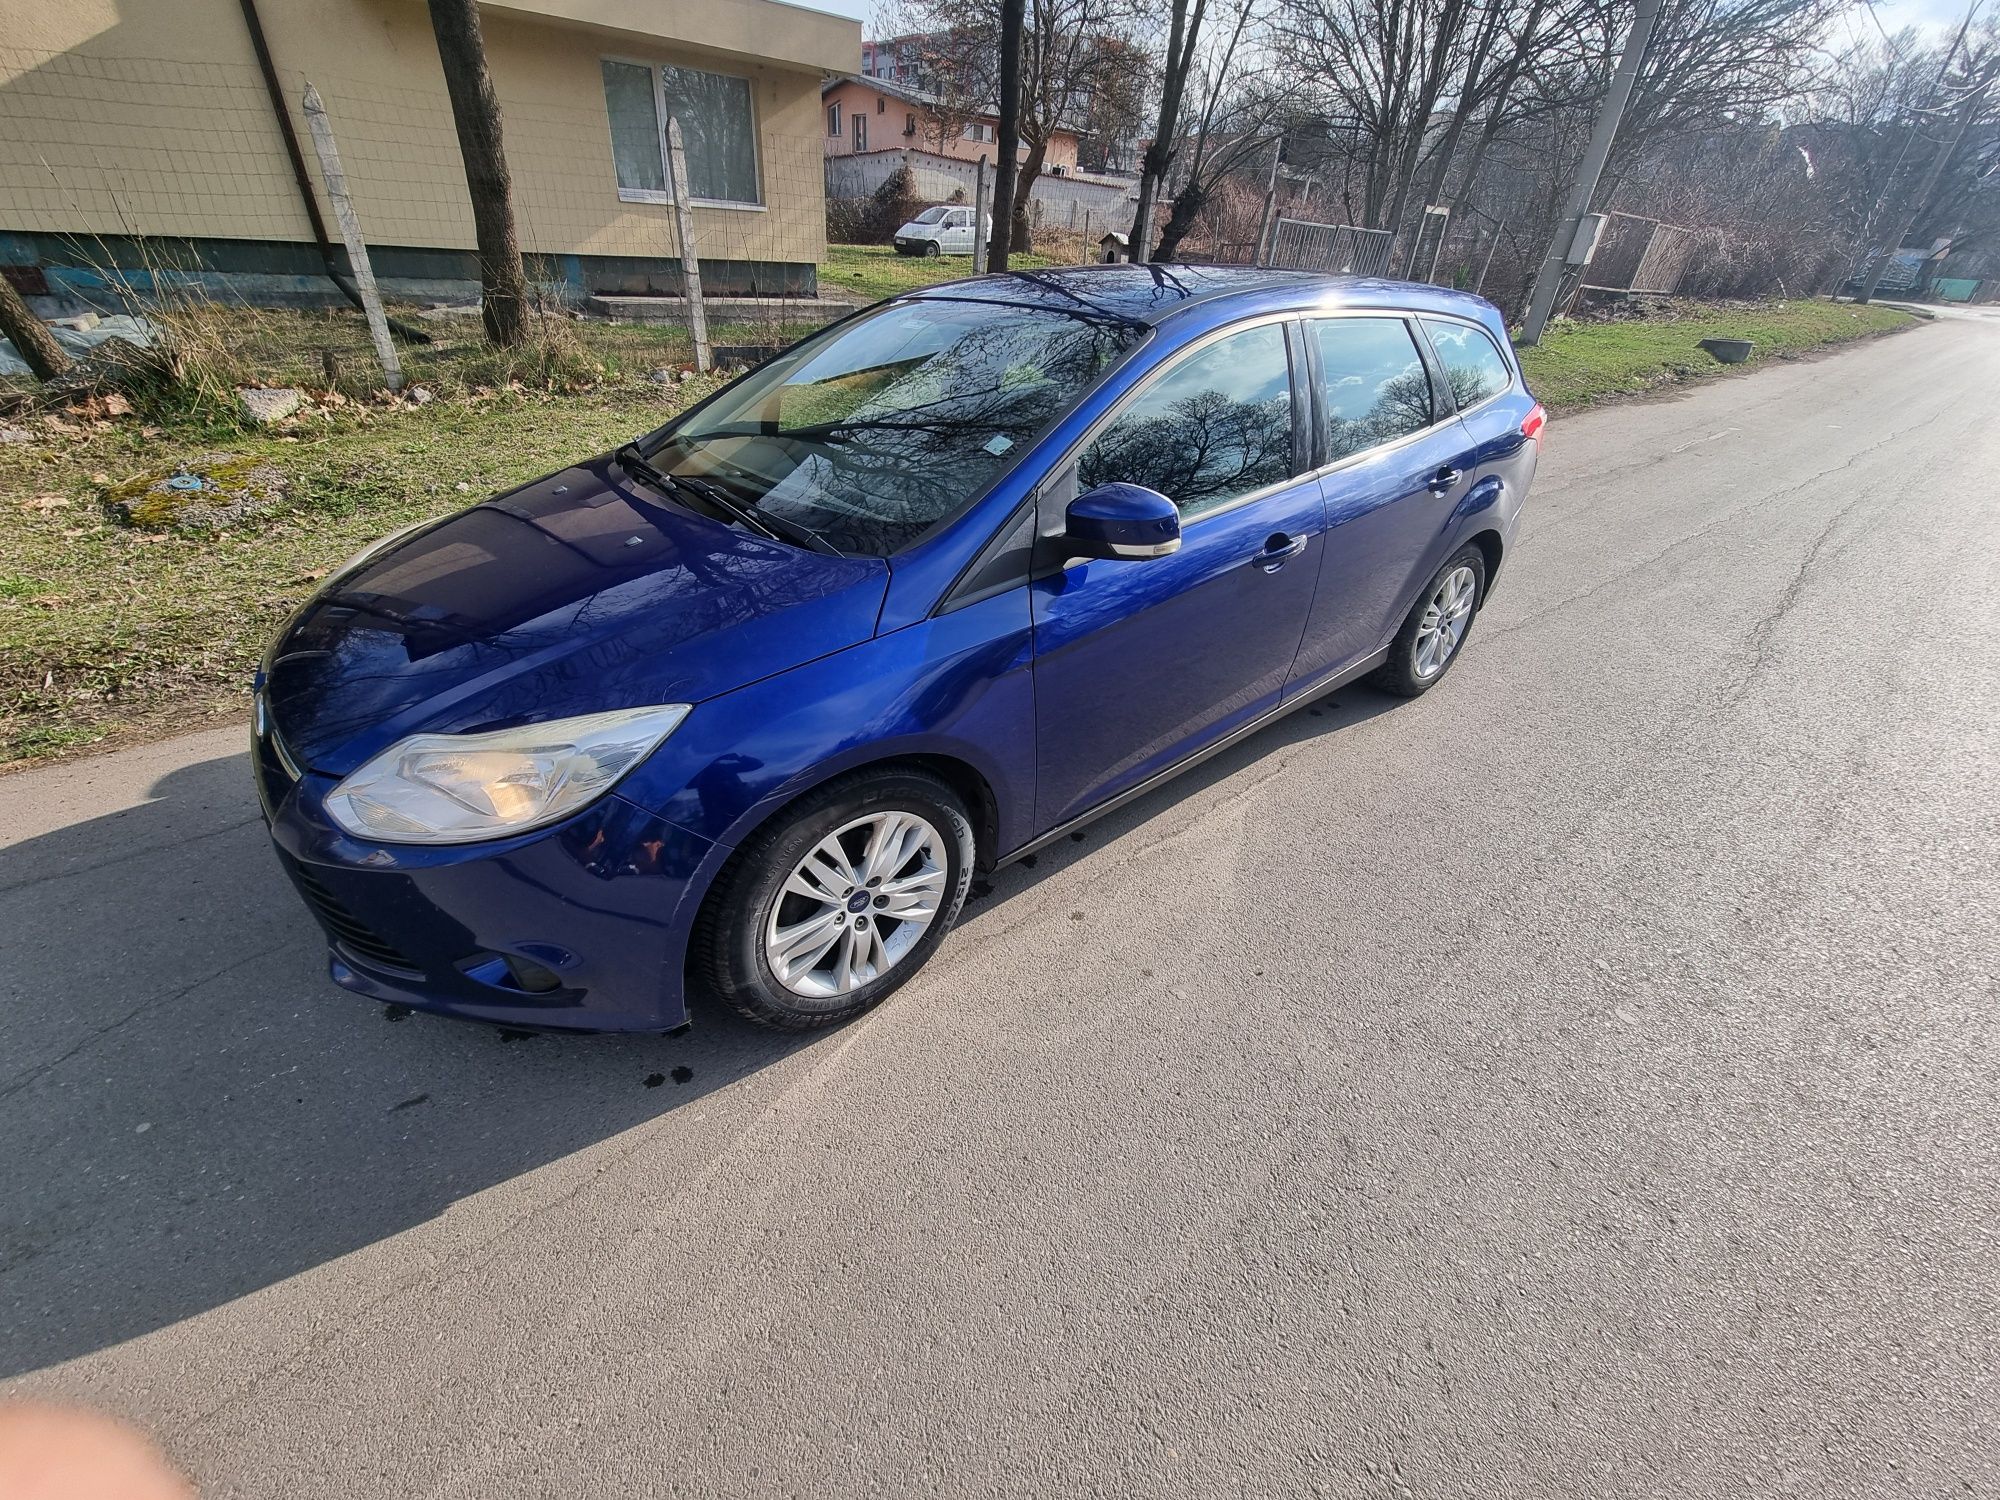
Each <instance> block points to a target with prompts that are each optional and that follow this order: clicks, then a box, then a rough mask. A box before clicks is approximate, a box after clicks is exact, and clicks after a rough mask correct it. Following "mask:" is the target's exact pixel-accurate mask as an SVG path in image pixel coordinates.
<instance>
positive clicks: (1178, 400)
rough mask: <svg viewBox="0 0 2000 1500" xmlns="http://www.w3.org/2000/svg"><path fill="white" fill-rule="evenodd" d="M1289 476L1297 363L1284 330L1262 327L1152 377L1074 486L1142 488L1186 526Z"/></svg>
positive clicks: (1101, 438)
mask: <svg viewBox="0 0 2000 1500" xmlns="http://www.w3.org/2000/svg"><path fill="white" fill-rule="evenodd" d="M1291 474H1292V377H1291V362H1290V360H1289V359H1288V358H1287V356H1286V353H1285V330H1284V325H1282V324H1279V323H1265V324H1263V325H1262V326H1260V327H1257V328H1248V329H1245V330H1244V331H1243V332H1241V333H1232V334H1230V335H1229V336H1228V337H1227V338H1221V339H1217V340H1216V341H1215V342H1214V343H1212V344H1210V345H1209V346H1208V347H1207V348H1205V349H1203V350H1201V351H1200V352H1199V353H1196V354H1192V355H1189V356H1188V357H1187V358H1186V359H1184V360H1182V361H1181V362H1180V363H1179V364H1177V365H1175V366H1174V367H1173V368H1172V369H1170V370H1168V371H1167V372H1166V373H1165V374H1164V375H1158V376H1155V377H1154V378H1153V380H1152V382H1151V383H1150V384H1148V385H1147V386H1146V387H1145V388H1144V389H1143V390H1142V391H1141V392H1140V394H1139V398H1138V399H1137V400H1136V401H1134V402H1133V403H1132V404H1131V405H1130V406H1128V407H1126V408H1125V410H1124V411H1123V412H1121V413H1120V414H1119V416H1118V417H1117V419H1116V420H1114V421H1113V422H1112V424H1111V425H1110V426H1109V427H1107V428H1105V429H1104V431H1103V432H1101V433H1100V434H1098V437H1097V440H1096V441H1095V442H1093V443H1092V444H1091V445H1090V447H1089V448H1088V449H1086V450H1085V452H1084V455H1083V460H1082V462H1081V463H1080V464H1079V466H1078V474H1077V479H1078V482H1079V484H1080V486H1081V487H1082V488H1083V489H1086V490H1087V489H1094V488H1095V487H1096V486H1098V485H1100V484H1112V483H1114V482H1122V483H1125V484H1143V485H1145V486H1146V487H1147V488H1148V489H1152V490H1158V491H1159V492H1160V493H1161V494H1163V495H1165V496H1166V497H1167V498H1168V499H1170V500H1172V501H1173V502H1174V504H1176V505H1178V506H1179V507H1180V509H1181V516H1182V518H1183V519H1186V518H1187V517H1190V516H1198V515H1200V514H1201V513H1202V512H1203V511H1205V510H1213V509H1214V508H1215V507H1216V506H1218V505H1226V504H1227V503H1228V502H1229V501H1231V500H1234V499H1236V498H1238V497H1239V496H1242V495H1247V494H1249V493H1250V492H1251V491H1252V490H1260V489H1263V488H1264V487H1265V486H1266V485H1272V484H1277V483H1279V482H1280V481H1282V480H1285V479H1289V478H1290V477H1291Z"/></svg>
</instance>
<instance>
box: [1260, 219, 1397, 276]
mask: <svg viewBox="0 0 2000 1500" xmlns="http://www.w3.org/2000/svg"><path fill="white" fill-rule="evenodd" d="M1395 238H1396V237H1395V235H1393V234H1391V233H1390V232H1389V231H1388V230H1386V229H1357V228H1355V227H1354V226H1353V225H1352V224H1315V223H1313V222H1311V221H1310V220H1307V219H1284V218H1281V219H1279V220H1278V221H1277V223H1276V224H1274V225H1272V227H1271V245H1270V249H1269V250H1267V251H1266V252H1265V255H1264V264H1265V265H1267V266H1285V267H1289V268H1291V269H1293V270H1299V271H1335V272H1340V273H1343V274H1350V275H1355V276H1382V275H1386V274H1387V273H1388V270H1389V249H1390V246H1391V245H1392V244H1393V243H1394V241H1395Z"/></svg>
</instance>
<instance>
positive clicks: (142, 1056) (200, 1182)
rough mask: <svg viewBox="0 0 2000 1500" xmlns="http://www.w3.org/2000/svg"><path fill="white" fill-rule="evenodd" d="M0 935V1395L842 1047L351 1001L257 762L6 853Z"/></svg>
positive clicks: (998, 894) (1016, 885) (1229, 754)
mask: <svg viewBox="0 0 2000 1500" xmlns="http://www.w3.org/2000/svg"><path fill="white" fill-rule="evenodd" d="M1336 699H1337V701H1336V702H1322V703H1321V704H1319V705H1315V706H1313V707H1311V708H1308V709H1304V710H1301V711H1299V712H1297V713H1295V714H1292V715H1290V716H1289V717H1287V718H1285V719H1283V720H1280V721H1279V722H1278V723H1277V724H1275V725H1272V726H1270V727H1268V728H1266V729H1265V730H1263V731H1261V732H1260V733H1258V734H1256V735H1253V736H1251V737H1250V738H1249V739H1247V740H1245V741H1243V742H1242V743H1241V744H1239V745H1236V746H1233V747H1231V748H1230V749H1229V750H1227V751H1225V752H1223V753H1222V754H1220V755H1217V756H1216V757H1214V758H1213V759H1211V760H1209V761H1208V762H1206V763H1205V764H1203V765H1202V766H1200V767H1197V768H1196V769H1194V770H1192V771H1190V772H1188V773H1187V774H1186V775H1184V776H1182V777H1180V778H1178V779H1177V780H1176V781H1174V782H1173V783H1172V784H1170V785H1169V786H1167V787H1165V788H1162V789H1161V790H1159V791H1157V792H1154V793H1152V794H1150V795H1149V796H1147V797H1144V798H1141V799H1139V800H1137V801H1135V802H1133V803H1131V804H1129V805H1127V806H1126V807H1124V808H1121V809H1119V810H1118V811H1116V812H1114V813H1112V814H1111V815H1109V816H1108V817H1106V818H1104V819H1102V820H1100V821H1099V822H1098V823H1096V824H1094V825H1092V827H1091V829H1090V831H1089V833H1088V834H1087V836H1086V841H1085V842H1072V841H1070V840H1067V839H1065V840H1061V841H1059V842H1058V843H1056V844H1055V845H1053V846H1051V847H1050V848H1049V849H1048V850H1046V851H1045V852H1043V853H1042V855H1041V856H1040V857H1039V858H1038V859H1037V861H1036V863H1035V866H1034V867H1033V868H1030V869H1023V868H1021V867H1019V866H1015V867H1012V868H1010V869H1008V870H1004V871H1001V872H999V873H998V874H997V875H995V876H994V877H992V878H991V879H990V880H983V881H981V882H980V884H979V886H978V888H977V889H978V893H979V899H978V901H977V903H976V904H975V907H974V915H975V916H976V915H977V914H978V913H980V912H984V911H987V910H990V909H991V908H992V907H994V906H996V905H999V904H1001V903H1004V902H1005V901H1006V900H1007V899H1008V897H1009V896H1011V895H1014V894H1018V893H1019V892H1020V891H1022V890H1025V889H1027V888H1029V887H1030V886H1032V885H1033V884H1035V883H1036V882H1038V881H1040V880H1043V879H1047V878H1048V877H1049V876H1051V875H1052V874H1054V873H1055V872H1057V871H1060V870H1061V869H1063V868H1064V867H1065V866H1066V865H1068V864H1070V863H1072V862H1073V861H1074V860H1076V859H1078V858H1082V857H1085V856H1087V854H1088V853H1089V852H1090V850H1091V848H1093V847H1095V846H1097V845H1099V844H1102V843H1105V842H1108V841H1114V840H1116V839H1117V838H1119V837H1120V835H1121V834H1123V833H1125V832H1128V831H1130V830H1131V829H1133V828H1135V827H1137V826H1138V825H1140V824H1142V823H1145V822H1149V821H1151V820H1153V819H1155V818H1159V817H1162V816H1166V817H1171V816H1172V815H1173V809H1174V808H1175V807H1176V806H1177V805H1178V804H1180V803H1182V802H1184V801H1186V800H1188V799H1190V798H1192V797H1195V796H1197V795H1198V794H1199V793H1200V792H1201V791H1202V790H1203V789H1204V788H1205V787H1208V786H1212V785H1214V784H1216V783H1218V782H1220V781H1222V780H1224V779H1226V778H1227V777H1229V776H1230V775H1232V774H1234V773H1235V772H1237V771H1240V770H1242V769H1244V768H1245V767H1246V766H1251V765H1254V764H1256V763H1258V762H1259V761H1262V760H1264V759H1266V758H1268V757H1271V756H1274V755H1278V754H1281V753H1283V751H1284V750H1285V749H1286V748H1287V747H1288V746H1289V745H1291V744H1294V743H1297V742H1300V741H1302V740H1305V739H1308V738H1312V737H1316V736H1320V735H1325V734H1328V733H1331V732H1335V731H1338V730H1340V729H1343V728H1346V727H1348V726H1350V725H1353V724H1355V723H1357V722H1359V721H1360V720H1363V719H1366V718H1369V717H1372V716H1373V715H1374V714H1376V713H1379V712H1381V711H1383V710H1384V709H1386V708H1388V707H1390V706H1391V705H1392V704H1393V703H1394V702H1395V700H1392V699H1389V698H1385V697H1382V696H1380V695H1379V694H1376V693H1374V692H1373V691H1371V690H1366V689H1360V688H1349V689H1344V690H1342V691H1341V692H1340V693H1339V694H1338V695H1336ZM0 935H4V936H3V937H0V1007H4V1008H0V1142H4V1149H0V1379H5V1378H7V1377H10V1376H15V1375H21V1374H25V1373H29V1372H33V1371H37V1370H42V1369H45V1368H47V1367H48V1366H51V1365H54V1364H57V1363H60V1362H62V1361H64V1360H68V1359H73V1358H76V1357H79V1356H82V1355H86V1354H90V1353H93V1352H95V1351H98V1350H101V1349H105V1348H108V1347H110V1346H112V1345H115V1344H118V1343H121V1342H123V1341H125V1340H128V1339H132V1338H136V1337H139V1336H141V1335H144V1334H147V1333H151V1332H153V1331H155V1330H158V1329H161V1328H165V1327H168V1326H170V1325H172V1324H174V1323H177V1322H180V1321H181V1320H183V1319H185V1318H189V1317H193V1316H195V1315H197V1314H200V1313H203V1312H206V1311H208V1310H210V1309H213V1308H217V1307H220V1306H222V1305H224V1304H226V1303H229V1302H232V1301H234V1300H235V1299H237V1298H239V1297H242V1296H245V1295H247V1294H249V1293H252V1292H255V1291H257V1290H259V1289H261V1288H263V1287H266V1286H269V1285H272V1284H274V1283H276V1282H279V1281H281V1280H284V1279H285V1278H287V1277H291V1276H295V1275H298V1274H300V1273H301V1272H305V1271H309V1270H311V1269H313V1268H314V1267H317V1266H321V1265H324V1264H325V1263H327V1262H329V1261H332V1260H334V1259H337V1258H338V1257H341V1256H343V1255H347V1254H349V1253H352V1252H354V1251H357V1250H360V1249H363V1248H365V1247H368V1246H371V1245H375V1244H378V1243H379V1242H381V1241H383V1240H385V1239H388V1238H390V1237H392V1236H395V1235H397V1234H399V1233H402V1232H403V1231H405V1230H408V1229H411V1228H413V1227H414V1226H417V1225H420V1224H423V1223H425V1222H427V1221H429V1220H432V1219H435V1218H437V1217H438V1216H439V1215H440V1214H442V1213H444V1212H445V1211H446V1210H447V1209H449V1208H450V1207H451V1205H452V1204H454V1203H456V1202H458V1201H460V1200H462V1199H464V1198H467V1197H469V1196H471V1195H473V1194H476V1193H479V1192H481V1191H483V1190H485V1189H488V1188H492V1187H494V1186H496V1185H499V1184H502V1183H505V1182H508V1181H510V1180H512V1179H514V1178H516V1177H519V1176H521V1175H522V1174H524V1173H528V1172H531V1171H533V1170H535V1169H536V1168H539V1167H543V1166H545V1165H548V1164H550V1163H552V1162H557V1161H559V1160H561V1159H562V1158H564V1157H566V1156H568V1155H570V1154H571V1153H574V1152H577V1151H579V1150H583V1149H585V1148H587V1147H589V1146H591V1145H593V1144H595V1143H597V1142H600V1141H604V1140H606V1139H609V1138H611V1137H613V1136H616V1135H618V1134H620V1133H621V1132H625V1131H628V1130H632V1129H634V1128H637V1127H642V1126H650V1125H654V1124H655V1122H666V1121H669V1120H670V1118H671V1117H672V1116H673V1115H675V1113H676V1112H677V1111H683V1110H686V1109H687V1107H688V1106H690V1105H693V1104H696V1103H697V1102H699V1101H701V1100H704V1099H711V1100H712V1099H713V1096H715V1095H717V1094H718V1093H720V1092H721V1091H724V1090H727V1089H729V1088H730V1086H731V1085H733V1084H735V1083H737V1082H738V1081H739V1080H741V1079H744V1078H746V1077H747V1076H749V1075H750V1074H753V1073H755V1072H757V1071H759V1070H760V1069H763V1068H766V1067H770V1066H772V1065H774V1064H778V1063H780V1062H782V1061H783V1060H784V1059H787V1058H789V1057H791V1056H793V1055H794V1054H797V1053H799V1052H801V1051H805V1050H809V1049H812V1048H814V1047H817V1046H820V1045H824V1044H825V1042H826V1038H824V1037H806V1038H798V1037H789V1036H781V1035H777V1034H774V1033H770V1032H765V1031H762V1030H759V1029H757V1028H754V1027H752V1026H750V1025H748V1024H747V1023H744V1022H742V1021H739V1020H738V1019H736V1018H735V1017H734V1016H733V1015H730V1014H728V1013H727V1012H723V1011H720V1010H719V1009H718V1008H716V1007H712V1006H711V1007H702V1008H700V1009H698V1010H697V1013H696V1018H697V1019H696V1025H695V1027H694V1029H693V1030H692V1031H690V1032H687V1033H684V1034H682V1035H680V1036H675V1037H659V1036H565V1035H532V1036H530V1035H524V1034H522V1033H517V1032H505V1031H500V1030H497V1029H495V1028H493V1027H489V1026H481V1025H472V1024H466V1023H462V1022H454V1021H448V1020H442V1019H438V1018H433V1017H428V1016H423V1015H411V1014H409V1013H407V1012H403V1011H400V1010H398V1009H395V1008H387V1007H382V1006H379V1005H370V1004H368V1003H366V1002H363V1001H360V1000H358V999H356V998H355V997H353V996H350V995H348V994H346V993H344V992H342V991H340V990H337V989H335V988H334V987H333V985H332V984H331V983H330V982H329V981H328V980H327V978H326V971H325V958H324V947H323V944H322V941H321V937H320V934H319V930H318V928H317V927H316V926H315V925H314V924H313V922H312V920H311V919H310V918H309V917H308V916H307V914H306V912H305V910H304V908H303V907H302V906H301V905H300V903H299V901H298V898H297V897H296V896H295V895H294V894H293V892H292V890H291V888H290V886H289V885H288V884H287V882H286V881H285V879H284V877H283V875H282V873H281V872H280V870H279V868H278V865H277V861H276V858H275V856H274V855H273V854H272V852H271V850H270V848H269V845H268V841H267V839H266V836H265V833H264V829H263V825H262V822H261V820H260V819H259V817H258V815H257V811H256V803H255V799H254V794H253V792H252V789H251V785H250V779H249V771H248V766H247V764H246V761H245V758H244V757H243V756H240V755H228V756H223V757H219V758H217V759H213V760H209V761H205V762H201V763H198V764H195V765H192V766H188V767H186V768H183V769H181V770H177V771H175V772H173V773H171V774H170V775H168V776H166V777H165V778H164V779H162V780H161V781H160V782H159V783H158V784H157V785H156V786H154V787H153V788H152V796H151V799H150V800H149V801H147V802H145V803H143V804H142V805H140V806H138V807H134V808H130V809H126V810H123V811H120V812H117V813H113V814H109V815H106V816H103V817H98V818H91V819H85V820H81V821H78V822H76V823H73V824H71V825H69V826H67V827H64V828H61V829H58V830H57V831H55V832H52V833H49V834H46V835H43V836H41V837H37V838H32V839H28V840H25V841H22V842H20V843H16V844H14V845H12V846H10V847H8V848H5V849H0ZM920 993H921V992H920V990H918V991H912V992H910V993H909V994H908V995H907V996H906V997H905V1000H906V1001H907V1000H911V999H917V1000H919V1003H920ZM895 1014H896V1006H895V1005H893V1004H892V1005H890V1006H889V1007H887V1008H886V1009H885V1010H884V1011H882V1012H879V1013H878V1014H877V1015H876V1016H874V1017H871V1018H869V1019H867V1020H865V1021H862V1022H859V1023H856V1024H860V1025H893V1024H895V1021H894V1017H895ZM701 1166H702V1163H700V1162H698V1161H692V1160H691V1161H689V1162H688V1164H687V1167H688V1172H689V1175H690V1178H692V1177H693V1175H694V1174H695V1173H696V1172H697V1171H698V1170H699V1169H700V1167H701ZM668 1185H669V1186H670V1185H671V1184H668Z"/></svg>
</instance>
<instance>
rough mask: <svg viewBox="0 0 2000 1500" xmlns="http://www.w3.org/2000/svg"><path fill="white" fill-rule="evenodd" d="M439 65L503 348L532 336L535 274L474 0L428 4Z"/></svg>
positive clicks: (492, 321)
mask: <svg viewBox="0 0 2000 1500" xmlns="http://www.w3.org/2000/svg"><path fill="white" fill-rule="evenodd" d="M429 3H430V11H431V29H432V30H434V31H435V32H436V33H437V44H438V61H439V62H441V63H442V64H443V65H444V85H445V91H446V92H447V93H448V94H450V96H451V115H452V120H453V122H454V123H455V124H456V125H457V126H458V151H459V155H460V156H462V157H463V158H464V159H465V186H466V190H467V192H469V193H470V194H471V195H472V227H473V233H474V236H475V238H476V239H477V241H478V245H479V290H480V298H481V316H482V318H483V319H484V321H485V324H486V336H487V337H488V338H489V339H491V340H492V341H493V342H494V343H496V344H499V345H501V346H502V347H512V346H513V345H515V344H518V343H520V342H521V341H522V339H524V338H525V337H527V309H528V277H527V273H526V272H525V271H524V270H523V269H522V268H521V241H520V237H519V236H518V235H517V234H516V233H515V230H514V197H513V193H514V188H513V181H512V179H511V178H510V177H509V176H508V173H507V153H506V151H505V150H504V149H503V148H502V145H501V140H500V101H499V99H498V98H496V97H495V96H494V93H493V78H492V75H490V74H489V73H488V72H487V71H486V41H485V38H484V37H483V36H481V34H480V30H479V11H478V9H477V8H476V6H475V5H474V0H429Z"/></svg>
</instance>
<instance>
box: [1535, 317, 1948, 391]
mask: <svg viewBox="0 0 2000 1500" xmlns="http://www.w3.org/2000/svg"><path fill="white" fill-rule="evenodd" d="M1667 311H1668V313H1669V316H1666V317H1655V318H1647V319H1643V320H1642V319H1638V318H1631V319H1619V320H1613V321H1604V322H1562V323H1556V324H1554V325H1552V326H1551V327H1550V329H1549V331H1548V333H1547V334H1546V335H1544V337H1543V339H1542V342H1541V344H1540V345H1538V346H1537V347H1535V348H1533V349H1523V350H1521V351H1520V355H1521V367H1522V369H1523V371H1524V372H1525V373H1526V375H1527V377H1528V385H1529V388H1530V389H1532V390H1533V391H1534V393H1535V395H1536V396H1538V397H1539V398H1540V399H1541V401H1542V402H1543V404H1545V405H1546V406H1548V407H1550V408H1551V409H1553V410H1556V411H1573V410H1575V409H1576V408H1578V407H1583V406H1590V405H1592V404H1594V403H1596V402H1600V401H1606V400H1612V399H1615V398H1617V397H1620V396H1630V395H1635V394H1638V393H1641V392H1645V391H1650V390H1654V389H1657V388H1658V387H1661V386H1666V385H1673V384H1677V383H1679V382H1682V381H1687V380H1700V379H1704V378H1706V377H1708V376H1711V375H1719V374H1721V373H1723V371H1724V370H1725V369H1727V368H1730V367H1728V366H1724V365H1721V364H1718V363H1717V362H1716V361H1715V360H1713V359H1712V358H1710V357H1709V355H1708V353H1707V352H1706V351H1705V350H1703V349H1702V348H1701V347H1700V344H1701V340H1703V339H1706V338H1742V339H1750V340H1752V341H1753V342H1754V343H1755V344H1756V346H1757V347H1756V350H1755V352H1754V353H1752V355H1751V356H1750V362H1749V363H1748V364H1747V365H1742V366H1737V367H1735V368H1738V369H1755V368H1756V367H1757V365H1758V364H1759V363H1761V362H1762V361H1764V360H1767V359H1770V358H1772V357H1773V356H1783V355H1788V354H1799V353H1804V352H1806V351H1809V350H1813V349H1820V348H1824V347H1826V346H1827V345H1830V344H1840V343H1845V342H1847V341H1848V340H1850V339H1859V338H1868V337H1871V336H1873V335H1875V334H1878V333H1888V332H1891V331H1893V330H1895V329H1899V328H1907V327H1909V326H1910V325H1911V324H1913V323H1915V322H1917V321H1918V320H1917V319H1915V318H1913V317H1911V316H1910V315H1909V314H1908V313H1905V312H1899V311H1897V310H1896V309H1895V308H1890V307H1878V306H1874V305H1872V304H1871V305H1869V306H1866V307H1857V306H1855V305H1853V304H1851V303H1837V302H1778V303H1768V304H1763V305H1754V304H1751V305H1742V306H1732V305H1715V304H1705V303H1699V302H1675V303H1672V304H1670V305H1669V307H1668V309H1667Z"/></svg>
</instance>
